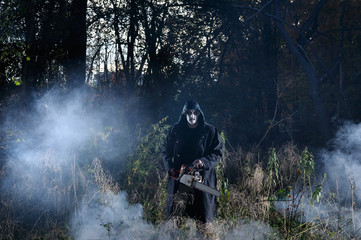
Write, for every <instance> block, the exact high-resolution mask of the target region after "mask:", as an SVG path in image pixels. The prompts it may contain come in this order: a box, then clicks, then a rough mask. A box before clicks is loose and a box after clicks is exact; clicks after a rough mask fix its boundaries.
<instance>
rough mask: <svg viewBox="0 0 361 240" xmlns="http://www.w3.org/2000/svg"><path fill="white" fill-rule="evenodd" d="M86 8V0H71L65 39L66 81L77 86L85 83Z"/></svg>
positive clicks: (71, 85)
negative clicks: (66, 57)
mask: <svg viewBox="0 0 361 240" xmlns="http://www.w3.org/2000/svg"><path fill="white" fill-rule="evenodd" d="M86 10H87V0H73V2H72V5H71V15H70V23H69V36H68V41H67V50H68V63H67V66H66V73H67V83H68V85H69V87H70V88H77V87H80V86H82V85H83V84H84V83H85V71H86V40H87V38H86Z"/></svg>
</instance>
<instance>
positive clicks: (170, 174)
mask: <svg viewBox="0 0 361 240" xmlns="http://www.w3.org/2000/svg"><path fill="white" fill-rule="evenodd" d="M168 174H169V176H171V177H173V176H175V168H171V169H169V171H168Z"/></svg>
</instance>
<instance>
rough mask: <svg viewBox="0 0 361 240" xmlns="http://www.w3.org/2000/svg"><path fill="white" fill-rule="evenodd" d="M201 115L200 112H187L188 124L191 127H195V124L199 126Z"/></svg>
mask: <svg viewBox="0 0 361 240" xmlns="http://www.w3.org/2000/svg"><path fill="white" fill-rule="evenodd" d="M200 114H201V113H200V112H199V111H198V110H188V111H186V117H187V122H188V124H189V125H191V126H194V125H195V124H197V121H198V118H199V115H200Z"/></svg>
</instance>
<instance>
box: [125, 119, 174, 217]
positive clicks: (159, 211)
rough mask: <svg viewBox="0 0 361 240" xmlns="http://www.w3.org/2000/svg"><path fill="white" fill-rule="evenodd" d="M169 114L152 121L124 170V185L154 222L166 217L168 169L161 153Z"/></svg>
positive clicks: (132, 199)
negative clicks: (155, 121) (157, 120)
mask: <svg viewBox="0 0 361 240" xmlns="http://www.w3.org/2000/svg"><path fill="white" fill-rule="evenodd" d="M166 120H167V118H163V119H162V120H160V121H159V122H158V123H156V124H154V125H151V126H150V128H149V129H148V131H147V133H146V134H145V135H144V136H143V137H141V138H140V140H139V143H138V145H137V147H136V150H135V152H134V154H132V155H130V156H128V158H127V164H126V167H125V170H124V172H122V173H121V174H120V176H121V179H120V183H121V187H122V189H123V190H126V191H127V192H128V194H129V200H130V201H131V202H133V203H135V202H138V203H141V204H142V205H143V207H144V211H145V218H146V219H147V220H149V221H151V222H153V223H157V222H160V221H162V220H164V219H165V204H166V190H165V186H166V180H167V178H166V172H165V170H164V167H163V162H162V158H161V153H162V149H163V143H164V140H165V138H166V136H167V132H168V130H169V128H170V126H169V125H168V124H165V122H166Z"/></svg>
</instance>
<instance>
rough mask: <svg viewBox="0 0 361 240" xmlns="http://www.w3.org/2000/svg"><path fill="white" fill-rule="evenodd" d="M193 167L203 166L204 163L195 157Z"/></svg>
mask: <svg viewBox="0 0 361 240" xmlns="http://www.w3.org/2000/svg"><path fill="white" fill-rule="evenodd" d="M193 167H194V168H203V167H204V164H203V162H202V160H200V159H197V160H195V161H194V162H193Z"/></svg>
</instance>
